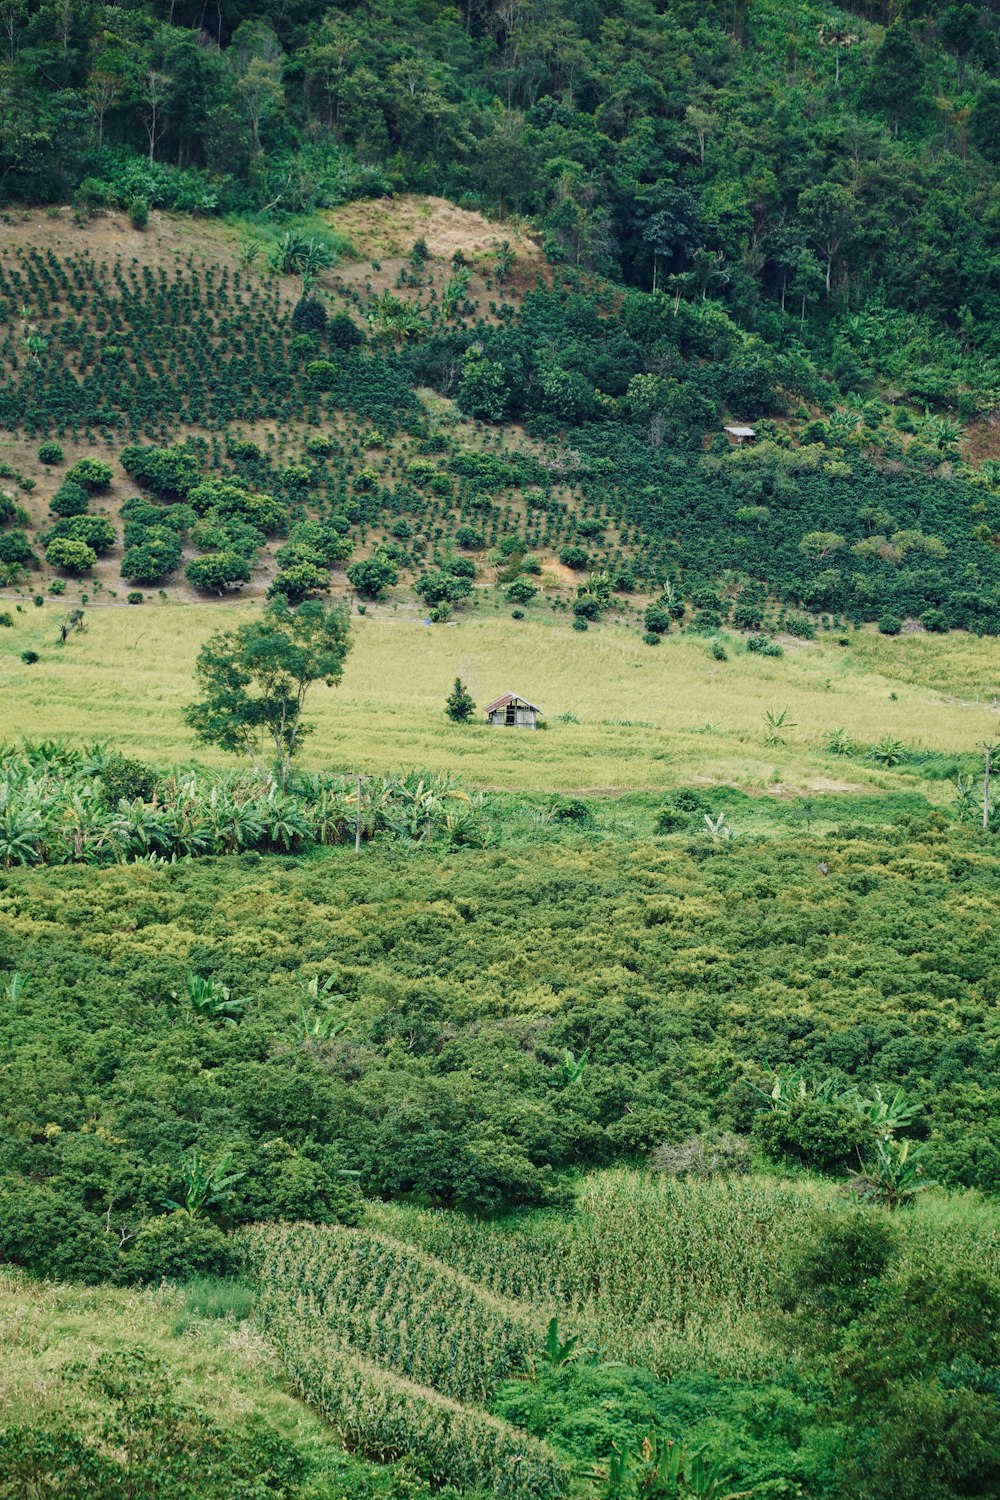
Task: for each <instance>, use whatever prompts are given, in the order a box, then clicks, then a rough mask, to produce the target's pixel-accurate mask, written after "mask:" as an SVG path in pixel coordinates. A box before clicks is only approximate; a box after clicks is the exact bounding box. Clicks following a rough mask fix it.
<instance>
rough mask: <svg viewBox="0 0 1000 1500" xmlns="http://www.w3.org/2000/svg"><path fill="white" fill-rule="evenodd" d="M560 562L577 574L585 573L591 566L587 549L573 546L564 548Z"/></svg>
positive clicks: (560, 555)
mask: <svg viewBox="0 0 1000 1500" xmlns="http://www.w3.org/2000/svg"><path fill="white" fill-rule="evenodd" d="M559 561H560V562H561V563H562V565H563V567H565V568H573V569H574V570H575V571H576V572H583V571H584V569H586V568H587V567H588V566H589V564H590V554H589V553H588V552H587V550H586V548H585V547H577V546H574V545H571V546H569V547H563V548H562V550H561V551H560V553H559Z"/></svg>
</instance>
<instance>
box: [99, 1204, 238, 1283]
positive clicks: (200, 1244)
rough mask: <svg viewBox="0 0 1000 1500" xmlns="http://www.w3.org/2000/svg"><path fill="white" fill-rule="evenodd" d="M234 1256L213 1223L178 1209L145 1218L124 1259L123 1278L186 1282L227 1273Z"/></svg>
mask: <svg viewBox="0 0 1000 1500" xmlns="http://www.w3.org/2000/svg"><path fill="white" fill-rule="evenodd" d="M233 1269H234V1256H233V1253H232V1250H231V1248H230V1245H229V1242H228V1240H227V1239H226V1236H225V1235H224V1234H223V1233H222V1231H221V1230H219V1229H216V1227H215V1225H214V1224H208V1223H205V1222H203V1221H202V1220H200V1219H195V1218H192V1217H191V1216H190V1214H187V1213H184V1212H183V1211H182V1210H177V1211H176V1212H174V1213H172V1214H163V1215H160V1216H159V1217H158V1218H154V1219H147V1220H146V1222H145V1223H144V1224H143V1226H142V1228H141V1229H140V1230H139V1232H138V1234H137V1235H136V1237H135V1242H134V1244H133V1245H132V1246H131V1248H130V1249H129V1251H128V1254H127V1255H126V1256H125V1258H124V1263H123V1268H122V1279H123V1280H125V1281H132V1282H143V1281H147V1282H157V1281H161V1280H163V1279H164V1278H165V1279H166V1280H168V1281H187V1280H188V1279H189V1278H190V1277H192V1276H228V1275H230V1274H231V1273H232V1271H233Z"/></svg>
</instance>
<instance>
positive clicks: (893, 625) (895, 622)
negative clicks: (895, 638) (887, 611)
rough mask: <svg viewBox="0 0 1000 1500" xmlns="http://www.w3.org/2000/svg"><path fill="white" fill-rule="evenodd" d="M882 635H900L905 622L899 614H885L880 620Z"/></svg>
mask: <svg viewBox="0 0 1000 1500" xmlns="http://www.w3.org/2000/svg"><path fill="white" fill-rule="evenodd" d="M878 628H879V634H880V635H899V633H900V631H901V630H902V628H903V622H902V620H901V619H900V617H899V615H883V616H882V618H881V620H879V622H878Z"/></svg>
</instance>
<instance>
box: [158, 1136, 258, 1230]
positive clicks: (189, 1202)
mask: <svg viewBox="0 0 1000 1500" xmlns="http://www.w3.org/2000/svg"><path fill="white" fill-rule="evenodd" d="M232 1164H233V1153H232V1152H231V1151H227V1152H225V1153H224V1154H223V1155H222V1156H220V1157H219V1159H218V1161H217V1162H215V1164H214V1165H213V1166H209V1165H208V1163H207V1162H206V1161H205V1158H204V1157H203V1156H202V1154H201V1152H200V1151H199V1149H198V1147H197V1146H192V1147H191V1149H190V1151H188V1152H187V1153H186V1154H185V1156H184V1159H183V1161H182V1162H181V1166H180V1172H179V1174H178V1175H179V1177H180V1180H181V1188H182V1196H181V1197H180V1198H179V1199H178V1198H164V1200H163V1201H164V1203H165V1204H166V1205H167V1207H168V1208H173V1209H177V1210H180V1212H182V1213H186V1214H188V1215H190V1217H191V1218H192V1219H196V1218H198V1216H199V1215H200V1214H201V1213H203V1212H204V1211H205V1209H207V1208H212V1207H217V1206H220V1205H221V1204H223V1203H224V1202H225V1200H226V1199H227V1198H228V1197H229V1195H230V1193H231V1191H232V1189H233V1187H234V1186H235V1185H236V1183H237V1182H239V1181H240V1179H241V1178H243V1177H245V1176H246V1173H245V1172H231V1171H230V1170H229V1169H230V1167H231V1166H232Z"/></svg>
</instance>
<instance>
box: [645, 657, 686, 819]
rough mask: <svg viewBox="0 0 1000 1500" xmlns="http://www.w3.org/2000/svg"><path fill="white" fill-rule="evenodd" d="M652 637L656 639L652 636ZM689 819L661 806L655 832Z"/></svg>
mask: <svg viewBox="0 0 1000 1500" xmlns="http://www.w3.org/2000/svg"><path fill="white" fill-rule="evenodd" d="M654 639H658V638H657V637H654ZM690 822H691V819H690V817H689V816H686V815H685V814H684V813H682V812H681V811H680V810H679V809H678V808H676V807H670V806H667V807H661V808H659V809H658V810H657V813H656V831H657V833H679V832H680V830H681V829H682V828H687V827H688V825H689V824H690Z"/></svg>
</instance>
